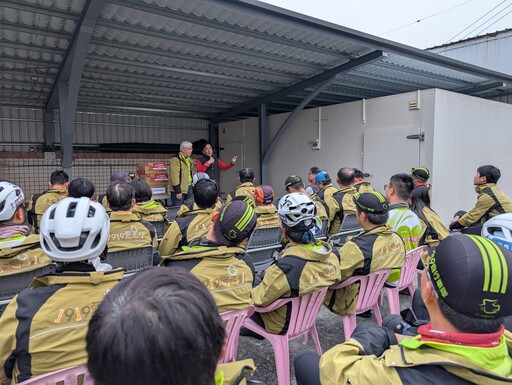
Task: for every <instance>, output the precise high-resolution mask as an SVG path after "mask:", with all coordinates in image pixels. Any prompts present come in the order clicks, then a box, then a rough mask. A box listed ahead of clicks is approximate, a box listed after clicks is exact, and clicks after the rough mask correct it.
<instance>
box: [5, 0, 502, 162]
mask: <svg viewBox="0 0 512 385" xmlns="http://www.w3.org/2000/svg"><path fill="white" fill-rule="evenodd" d="M367 55H370V56H367ZM372 55H376V57H375V58H373V56H372ZM365 57H366V58H368V57H372V60H368V61H367V62H365V61H364V60H363V59H362V58H365ZM354 63H357V65H354ZM328 79H329V81H328V82H327V83H325V82H326V81H327V80H328ZM319 83H324V84H323V86H322V87H317V85H318V84H319ZM427 88H442V89H446V90H450V91H455V92H461V93H469V94H477V93H480V92H486V96H487V95H489V96H494V95H499V94H501V93H502V92H506V91H507V90H508V91H510V90H511V89H512V77H511V76H508V75H505V74H501V73H498V72H494V71H491V70H487V69H483V68H480V67H477V66H473V65H470V64H467V63H463V62H459V61H457V60H453V59H449V58H446V57H443V56H440V55H437V54H434V53H431V52H427V51H422V50H419V49H416V48H412V47H408V46H405V45H402V44H398V43H394V42H392V41H389V40H385V39H381V38H378V37H375V36H371V35H368V34H365V33H362V32H358V31H355V30H352V29H349V28H345V27H342V26H339V25H335V24H332V23H329V22H325V21H321V20H318V19H314V18H311V17H308V16H305V15H301V14H298V13H294V12H291V11H287V10H284V9H282V8H278V7H275V6H272V5H268V4H265V3H260V2H257V1H253V0H145V1H144V2H141V1H139V0H75V1H68V0H53V1H51V2H47V1H42V2H37V4H36V3H35V2H34V1H33V0H2V13H0V106H2V105H4V106H16V107H18V106H23V107H32V108H42V109H44V110H45V111H47V112H48V111H50V110H52V109H55V108H57V106H59V108H60V109H65V110H66V111H61V114H63V113H64V114H65V116H64V118H62V117H61V119H60V120H61V122H68V123H69V124H70V125H71V126H69V125H68V123H66V127H67V128H62V129H63V130H64V131H63V132H62V133H63V134H66V133H67V134H68V135H69V134H72V131H73V127H72V126H73V122H72V117H73V116H74V115H75V112H76V109H78V110H80V111H93V112H107V113H108V112H111V113H123V114H126V113H132V114H143V115H147V114H159V115H162V114H163V115H171V116H176V117H185V118H197V119H205V120H208V121H210V122H211V123H212V124H216V123H219V122H222V121H226V120H232V119H241V118H246V117H250V116H258V110H260V111H261V108H260V106H261V105H263V104H264V105H265V108H264V110H265V111H266V112H267V113H269V114H273V113H281V112H291V111H294V110H296V109H297V106H299V109H300V108H304V107H319V106H325V105H332V104H339V103H345V102H350V101H354V100H360V99H365V98H366V99H367V98H374V97H378V96H385V95H391V94H398V93H403V92H409V91H413V90H420V89H427ZM66 94H67V95H66ZM304 101H306V103H305V102H304ZM260 116H261V114H260ZM65 117H67V119H65ZM45 121H49V119H45ZM47 131H49V130H47ZM210 132H211V133H212V132H214V130H210ZM48 135H50V133H49V132H48ZM69 138H70V137H69V136H68V143H69ZM47 141H48V140H47ZM71 143H72V141H71ZM66 147H69V144H68V145H67V146H66ZM68 155H69V154H68ZM66 159H68V160H69V161H70V159H71V158H70V157H66ZM65 164H66V165H68V164H67V163H66V162H65Z"/></svg>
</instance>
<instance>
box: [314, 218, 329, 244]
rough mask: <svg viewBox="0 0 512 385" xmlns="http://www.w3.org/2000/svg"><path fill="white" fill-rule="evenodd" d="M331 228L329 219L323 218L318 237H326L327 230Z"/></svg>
mask: <svg viewBox="0 0 512 385" xmlns="http://www.w3.org/2000/svg"><path fill="white" fill-rule="evenodd" d="M328 229H329V219H327V218H324V219H322V227H321V228H320V230H319V231H318V233H316V234H315V238H316V239H322V240H324V239H326V238H327V237H326V234H327V230H328Z"/></svg>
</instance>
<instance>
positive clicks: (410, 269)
mask: <svg viewBox="0 0 512 385" xmlns="http://www.w3.org/2000/svg"><path fill="white" fill-rule="evenodd" d="M427 251H428V246H420V247H417V248H415V249H414V250H410V251H408V252H407V253H406V254H405V260H404V266H403V267H402V269H401V270H400V280H399V281H398V286H396V287H384V288H383V289H382V298H381V304H382V300H383V298H384V296H386V297H387V298H388V302H389V312H390V313H391V314H400V295H399V293H400V291H401V290H404V289H408V290H409V294H410V295H411V297H412V296H413V295H414V283H413V279H414V274H416V266H418V262H419V261H420V258H421V255H422V254H423V253H426V252H427Z"/></svg>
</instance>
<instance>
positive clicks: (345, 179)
mask: <svg viewBox="0 0 512 385" xmlns="http://www.w3.org/2000/svg"><path fill="white" fill-rule="evenodd" d="M336 176H337V177H338V180H339V181H340V184H342V185H343V186H350V185H352V184H354V179H355V172H354V169H352V168H350V167H342V168H340V169H339V170H338V174H337V175H336Z"/></svg>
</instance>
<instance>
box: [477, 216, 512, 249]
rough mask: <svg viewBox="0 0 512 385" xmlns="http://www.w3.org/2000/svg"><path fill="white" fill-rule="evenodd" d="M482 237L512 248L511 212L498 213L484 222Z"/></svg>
mask: <svg viewBox="0 0 512 385" xmlns="http://www.w3.org/2000/svg"><path fill="white" fill-rule="evenodd" d="M482 237H486V238H489V239H490V240H492V241H494V242H496V243H497V244H499V245H501V246H503V247H505V248H506V249H508V250H512V214H500V215H496V216H495V217H492V218H491V219H489V220H488V221H487V222H485V223H484V226H483V228H482Z"/></svg>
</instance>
